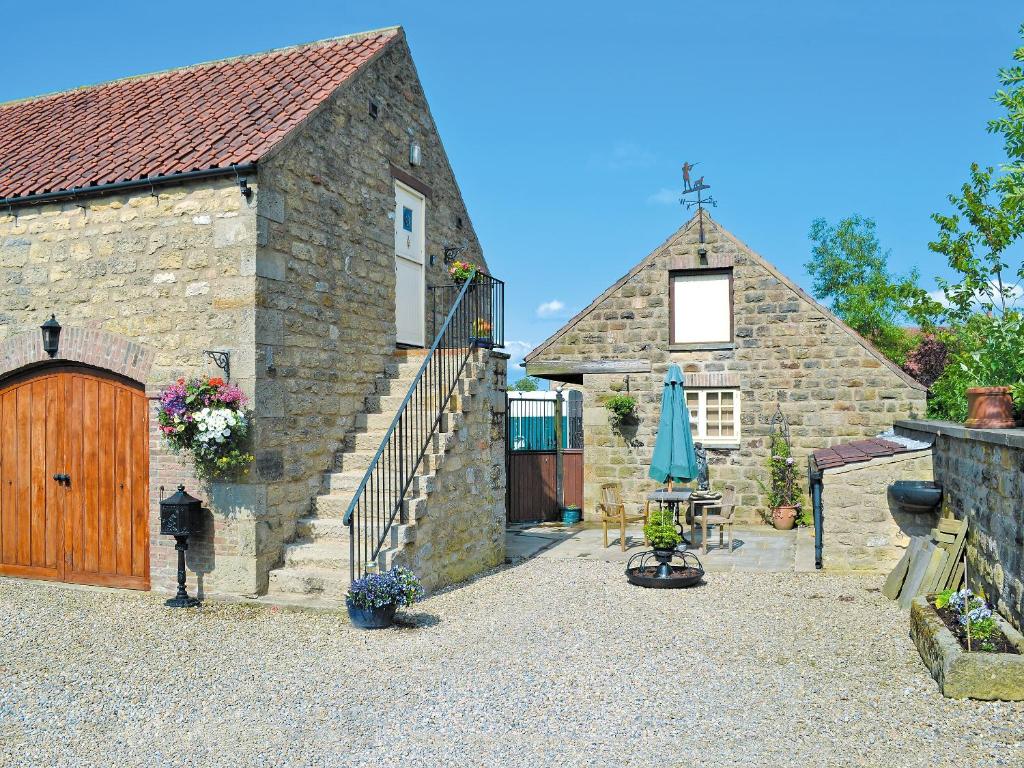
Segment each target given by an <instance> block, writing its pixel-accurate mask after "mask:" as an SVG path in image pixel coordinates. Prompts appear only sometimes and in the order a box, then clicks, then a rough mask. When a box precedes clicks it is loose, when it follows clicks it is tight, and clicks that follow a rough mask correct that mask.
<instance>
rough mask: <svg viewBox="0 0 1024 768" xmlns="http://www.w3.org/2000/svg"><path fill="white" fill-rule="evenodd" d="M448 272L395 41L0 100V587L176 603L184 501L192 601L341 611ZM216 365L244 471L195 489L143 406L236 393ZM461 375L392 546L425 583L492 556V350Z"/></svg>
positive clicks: (476, 252)
mask: <svg viewBox="0 0 1024 768" xmlns="http://www.w3.org/2000/svg"><path fill="white" fill-rule="evenodd" d="M446 252H447V253H448V255H449V257H450V255H451V254H452V253H455V252H461V253H462V254H463V255H462V256H461V258H463V259H468V260H471V261H473V262H476V263H477V264H479V265H481V266H482V267H486V262H485V261H484V257H483V254H482V252H481V249H480V244H479V242H478V241H477V237H476V235H475V234H474V231H473V225H472V222H471V220H470V217H469V214H468V212H467V210H466V206H465V204H464V202H463V200H462V196H461V193H460V191H459V187H458V184H457V183H456V180H455V177H454V175H453V173H452V169H451V167H450V166H449V163H448V160H447V157H446V154H445V150H444V147H443V146H442V143H441V139H440V137H439V136H438V132H437V129H436V126H435V125H434V122H433V119H432V118H431V114H430V109H429V107H428V105H427V101H426V99H425V96H424V92H423V88H422V86H421V84H420V81H419V78H418V76H417V73H416V69H415V66H414V65H413V61H412V58H411V55H410V52H409V48H408V46H407V44H406V39H405V35H404V33H403V31H402V30H401V29H400V28H397V27H396V28H390V29H384V30H378V31H373V32H367V33H362V34H357V35H351V36H347V37H341V38H336V39H331V40H325V41H321V42H317V43H312V44H309V45H300V46H296V47H292V48H286V49H281V50H275V51H270V52H267V53H261V54H257V55H252V56H243V57H240V58H234V59H228V60H223V61H216V62H212V63H207V64H200V65H197V66H192V67H187V68H184V69H177V70H171V71H167V72H162V73H158V74H153V75H144V76H140V77H134V78H128V79H125V80H119V81H116V82H111V83H105V84H101V85H96V86H90V87H84V88H79V89H76V90H72V91H68V92H64V93H57V94H52V95H47V96H41V97H38V98H33V99H27V100H23V101H16V102H12V103H8V104H3V105H0V286H2V287H0V436H2V442H0V451H2V453H0V574H6V575H15V576H26V577H31V578H45V579H53V580H64V581H76V582H85V583H92V584H101V585H114V586H127V587H135V588H142V589H146V588H160V589H166V588H172V587H173V583H174V571H175V562H176V561H175V557H176V556H175V552H174V549H173V543H174V542H173V540H171V539H169V538H167V537H160V536H159V519H158V502H159V500H160V498H161V497H164V496H168V495H170V494H171V493H172V492H173V491H174V489H175V487H176V486H177V485H178V483H179V482H181V483H184V484H185V485H186V487H187V489H188V490H189V491H191V492H192V493H193V494H194V495H196V496H199V497H201V498H202V499H203V500H204V502H205V509H204V518H203V521H202V526H201V529H200V531H199V533H198V535H197V536H196V537H194V539H193V543H192V547H191V549H190V551H189V560H188V565H189V570H190V576H189V581H190V583H191V585H192V586H193V587H196V586H198V588H199V590H200V593H201V594H202V593H230V594H236V595H249V596H253V595H261V594H264V593H267V592H268V590H269V591H270V592H271V593H273V594H274V595H276V596H277V598H278V599H282V600H288V599H295V600H299V601H301V600H309V599H337V598H338V597H340V595H341V594H342V591H343V589H344V588H345V587H346V586H347V584H348V580H349V568H348V561H349V544H348V540H347V535H348V530H347V528H346V527H345V526H344V524H343V521H342V515H343V513H344V512H345V510H346V509H347V507H348V504H349V501H350V500H351V498H352V497H353V492H354V491H355V489H356V487H357V485H358V483H359V480H360V478H361V477H362V476H363V474H364V472H365V471H366V469H367V467H368V466H369V463H370V462H371V460H372V459H373V456H374V453H375V452H376V449H377V448H378V446H379V445H380V443H381V440H382V438H383V436H384V435H385V433H386V430H387V427H388V425H389V424H390V423H391V420H392V418H393V417H394V415H395V413H396V412H397V409H398V408H399V405H400V403H401V402H402V399H403V397H404V395H405V394H406V392H407V391H408V390H409V388H410V386H411V384H412V381H413V377H414V375H415V373H416V371H417V370H418V369H419V367H420V365H421V363H422V361H423V359H424V353H423V352H422V351H420V352H417V351H416V348H423V347H427V348H429V347H430V346H431V343H432V341H433V335H432V334H433V332H434V330H435V329H436V326H437V324H438V317H435V316H434V314H433V313H434V311H435V310H436V311H437V312H438V314H439V316H440V317H441V318H443V317H444V314H445V313H447V311H448V308H449V305H450V303H451V301H452V299H453V298H454V296H455V293H454V292H452V291H451V290H447V291H445V290H440V291H438V294H437V295H438V296H439V297H440V298H438V299H437V300H433V299H431V300H428V296H433V292H432V289H433V288H434V287H435V286H442V285H448V286H450V284H451V280H450V279H449V278H448V275H447V271H446V265H445V259H446ZM444 297H447V299H448V304H445V301H444ZM51 313H52V314H54V315H56V318H57V320H58V322H59V323H60V324H61V326H62V328H63V331H62V334H61V336H60V346H59V349H58V351H57V354H56V356H55V357H54V358H53V359H51V358H50V357H49V356H48V355H47V354H45V353H44V350H43V348H42V344H41V333H40V329H39V326H40V324H41V323H42V321H44V320H45V319H47V318H49V317H50V315H51ZM495 322H496V323H497V322H500V318H496V319H495ZM210 352H217V353H227V356H226V361H227V363H228V364H229V366H230V378H231V380H232V381H234V382H235V383H237V384H238V385H239V386H240V387H241V388H242V390H243V391H244V392H245V393H246V394H247V396H248V397H249V399H250V407H251V409H252V416H253V429H252V446H251V450H252V452H253V454H254V455H255V461H254V463H253V465H252V469H251V471H250V473H249V474H248V476H246V477H243V478H240V479H239V480H237V481H233V482H213V483H210V484H208V485H204V484H200V483H198V482H197V481H196V480H195V478H194V477H193V476H192V471H191V465H190V464H188V463H186V462H183V461H182V460H181V459H180V458H179V457H177V456H174V455H172V454H170V453H169V452H168V451H167V449H166V447H165V445H164V443H163V441H162V440H161V438H160V437H159V433H158V432H157V430H156V411H155V408H156V406H155V403H156V400H157V398H158V396H159V393H160V392H161V389H162V388H163V387H164V386H166V385H167V384H169V383H171V382H174V381H175V380H177V379H178V378H179V377H187V376H191V375H223V373H222V372H221V371H220V370H218V368H217V367H215V365H214V362H215V361H214V357H215V356H213V355H210V354H209V353H210ZM467 354H469V355H470V360H469V363H468V364H467V365H466V367H465V368H464V370H463V371H462V374H461V379H462V380H461V381H459V382H458V388H457V390H456V391H457V393H459V396H457V397H456V398H455V399H453V400H452V402H451V403H449V408H450V410H452V411H455V410H457V411H458V413H450V414H447V416H446V417H445V418H444V419H443V420H442V422H441V428H442V432H443V434H441V435H440V436H439V437H438V438H437V439H436V440H435V443H434V446H433V449H432V451H428V453H427V455H426V456H425V458H424V461H423V463H422V465H420V468H419V470H418V474H417V476H416V482H415V483H413V485H412V486H411V489H410V497H409V499H407V504H406V505H405V506H404V507H403V514H402V525H400V526H396V527H395V529H394V530H392V531H391V533H392V534H393V535H392V536H391V538H390V539H389V540H387V541H385V542H384V548H383V550H382V551H381V553H380V557H381V559H382V560H386V561H387V562H392V561H396V558H397V562H405V563H407V564H411V565H412V566H413V567H414V568H415V569H416V570H418V571H419V572H420V575H421V576H422V577H423V578H424V580H425V582H426V584H427V586H428V587H433V586H437V585H440V584H443V583H446V582H450V581H453V580H458V579H461V578H464V577H465V576H467V575H468V574H471V573H473V572H475V571H477V570H480V569H482V568H487V567H490V566H493V565H494V564H496V563H500V562H502V561H503V559H504V538H503V526H504V482H505V481H504V464H503V461H504V443H503V440H504V437H503V434H504V430H503V421H502V419H503V412H504V388H505V356H504V355H503V354H501V353H500V352H491V351H488V350H482V349H478V350H476V351H474V352H472V353H467ZM223 361H224V356H221V362H223ZM54 475H61V476H62V475H68V478H67V479H65V480H64V481H61V480H55V479H54V478H53V476H54ZM428 510H429V512H428Z"/></svg>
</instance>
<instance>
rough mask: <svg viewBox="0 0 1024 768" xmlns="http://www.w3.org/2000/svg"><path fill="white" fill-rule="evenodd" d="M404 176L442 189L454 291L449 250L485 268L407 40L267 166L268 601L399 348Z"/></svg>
mask: <svg viewBox="0 0 1024 768" xmlns="http://www.w3.org/2000/svg"><path fill="white" fill-rule="evenodd" d="M371 100H372V101H373V102H374V103H375V104H377V106H378V113H377V117H376V118H373V117H371V116H370V114H369V109H368V104H369V102H370V101H371ZM412 141H416V142H417V143H419V144H420V146H421V149H422V165H420V166H418V167H415V168H413V167H411V166H410V165H409V162H408V156H409V144H410V142H412ZM393 166H394V167H398V168H400V169H403V170H404V171H405V172H407V173H408V174H410V175H412V176H414V177H416V178H417V179H418V180H419V182H420V183H421V184H422V185H425V186H426V187H428V188H429V190H430V195H429V197H428V198H427V202H426V232H427V274H426V280H427V285H428V286H430V285H438V284H444V283H450V282H451V281H450V280H449V279H448V275H447V272H446V268H445V266H444V259H443V251H442V246H443V245H445V244H448V243H460V244H465V245H466V246H468V250H467V251H466V254H465V256H464V258H468V259H471V260H473V261H475V262H477V263H481V264H484V261H483V256H482V254H481V251H480V245H479V243H478V242H477V239H476V235H475V234H474V232H473V227H472V223H471V222H470V219H469V214H468V213H467V211H466V209H465V205H464V204H463V202H462V197H461V194H460V192H459V189H458V186H457V183H456V181H455V178H454V175H453V174H452V171H451V168H450V167H449V165H448V160H447V157H446V155H445V152H444V147H443V146H442V144H441V139H440V137H439V136H438V133H437V130H436V127H435V125H434V123H433V120H432V119H431V116H430V111H429V108H428V106H427V103H426V99H425V97H424V94H423V91H422V88H421V87H420V84H419V80H418V79H417V76H416V72H415V69H414V67H413V64H412V60H411V57H410V54H409V51H408V48H407V47H406V45H405V41H404V39H403V40H400V41H397V42H396V43H395V44H393V45H391V46H389V47H388V48H387V49H386V50H385V51H384V52H383V53H382V54H381V55H380V56H379V57H378V58H377V59H375V60H374V61H372V62H370V63H369V64H367V65H365V66H364V67H363V68H362V69H361V70H360V72H359V73H357V74H356V75H355V76H354V77H353V78H352V79H351V80H349V81H348V82H347V83H346V84H345V85H343V86H342V87H341V89H339V91H338V92H336V93H335V94H334V95H333V96H332V97H331V98H329V99H328V100H327V101H326V102H325V104H324V106H323V107H322V108H321V109H319V110H318V111H317V112H316V113H315V114H314V115H313V116H312V117H311V118H310V119H309V120H307V121H306V123H305V124H303V126H301V127H300V128H299V129H298V130H297V131H296V132H295V133H294V134H293V135H292V136H291V137H289V138H287V139H285V141H284V143H283V144H282V145H280V146H279V148H276V149H275V150H273V151H272V152H271V153H270V155H269V156H268V157H267V158H265V159H264V160H262V161H261V162H260V166H259V193H258V197H257V199H258V214H259V218H258V230H259V231H258V245H257V248H256V276H257V277H256V281H257V288H256V293H257V309H256V336H257V338H256V344H257V359H258V361H259V365H258V366H257V374H256V375H257V379H256V405H255V407H256V413H257V417H258V420H257V429H256V432H257V446H258V450H257V458H256V464H257V475H258V478H259V480H260V481H262V482H264V483H266V484H267V495H266V504H265V508H266V510H267V514H266V516H265V517H264V518H262V519H261V520H260V521H259V527H258V542H257V543H258V551H257V554H256V556H257V558H258V559H259V579H260V582H259V587H260V589H261V590H262V589H263V588H264V587H265V584H266V579H267V575H266V574H267V571H268V570H269V569H270V568H271V567H273V566H274V564H275V563H276V561H277V559H278V558H279V556H280V551H281V547H282V545H283V544H284V543H285V542H287V541H288V540H289V539H291V538H292V537H293V535H294V522H295V520H296V519H297V518H299V517H301V516H303V515H305V514H307V513H308V511H309V509H310V505H311V503H312V499H313V497H314V496H316V495H317V493H318V492H319V491H320V489H321V481H322V475H323V473H324V472H327V471H329V470H331V469H332V468H333V466H334V463H335V456H336V455H337V454H338V452H339V451H340V449H341V448H342V447H343V446H344V444H345V440H346V437H347V435H348V434H349V432H350V431H351V430H352V428H353V424H354V421H355V417H356V416H357V415H358V414H359V413H360V412H361V411H362V410H363V407H364V400H365V397H366V395H368V394H370V393H371V392H372V391H373V385H374V379H375V377H377V376H379V375H381V374H382V373H383V372H384V368H385V365H386V364H387V363H388V362H389V361H390V359H391V355H392V354H393V352H394V349H395V280H394V275H395V233H394V219H393V216H394V207H395V189H394V179H393V176H392V167H393ZM431 259H433V264H431V263H430V261H431ZM428 307H429V302H428ZM445 311H447V307H446V308H445ZM427 334H428V335H429V334H430V324H429V323H428V324H427ZM431 341H432V339H428V340H427V343H430V342H431Z"/></svg>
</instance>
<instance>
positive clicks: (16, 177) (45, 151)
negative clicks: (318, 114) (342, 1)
mask: <svg viewBox="0 0 1024 768" xmlns="http://www.w3.org/2000/svg"><path fill="white" fill-rule="evenodd" d="M399 34H400V30H399V28H397V27H395V28H391V29H385V30H378V31H374V32H365V33H362V34H358V35H352V36H347V37H341V38H335V39H332V40H324V41H321V42H317V43H310V44H308V45H300V46H295V47H293V48H282V49H280V50H275V51H268V52H266V53H259V54H255V55H252V56H243V57H239V58H235V59H225V60H223V61H215V62H210V63H208V64H198V65H195V66H191V67H186V68H184V69H175V70H170V71H168V72H160V73H157V74H153V75H143V76H141V77H134V78H129V79H126V80H116V81H114V82H111V83H104V84H101V85H94V86H88V87H85V88H79V89H76V90H73V91H66V92H64V93H57V94H53V95H50V96H41V97H38V98H34V99H29V100H25V101H16V102H10V103H8V104H0V198H11V197H23V196H26V195H32V194H38V193H42V192H52V191H58V190H66V189H72V188H75V187H85V186H95V185H98V184H108V183H112V182H117V181H129V180H134V179H142V178H148V177H151V176H163V175H166V174H174V173H184V172H186V171H193V170H200V169H208V168H221V167H226V166H231V165H236V164H241V163H249V162H252V161H254V160H258V159H259V158H260V157H261V156H262V155H264V154H265V153H266V152H267V151H268V150H269V149H270V148H271V147H273V146H274V144H276V143H277V142H278V141H280V140H281V138H283V137H284V136H285V134H287V133H288V132H289V131H290V130H291V129H292V128H294V127H295V126H296V125H298V124H299V123H300V122H301V121H302V120H303V119H304V118H305V117H306V116H308V115H309V114H310V112H312V111H313V110H314V109H315V108H316V107H317V106H318V105H319V104H320V103H321V102H323V100H324V99H326V98H327V97H328V96H329V95H330V94H331V93H332V92H333V91H334V89H335V88H337V87H338V86H339V85H341V83H343V82H344V81H345V80H346V79H347V78H348V77H350V76H351V75H352V73H354V72H355V71H356V70H357V69H358V68H359V67H360V66H361V65H363V64H365V63H366V62H367V61H369V60H370V58H372V57H373V56H374V54H376V53H377V52H379V51H380V50H381V49H383V48H384V47H385V46H386V45H387V44H388V43H389V42H391V41H392V40H394V39H395V38H396V37H398V36H399Z"/></svg>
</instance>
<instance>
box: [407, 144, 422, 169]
mask: <svg viewBox="0 0 1024 768" xmlns="http://www.w3.org/2000/svg"><path fill="white" fill-rule="evenodd" d="M421 162H423V153H422V152H421V150H420V145H419V144H417V143H416V142H415V141H414V142H413V143H412V144H410V145H409V165H419V164H420V163H421Z"/></svg>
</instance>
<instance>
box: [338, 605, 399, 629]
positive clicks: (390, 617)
mask: <svg viewBox="0 0 1024 768" xmlns="http://www.w3.org/2000/svg"><path fill="white" fill-rule="evenodd" d="M345 607H346V608H348V617H349V619H350V620H351V621H352V626H354V627H358V628H359V629H387V628H388V627H390V626H391V625H392V624H394V623H395V611H397V610H398V606H397V605H395V604H394V603H391V604H390V605H385V606H382V607H380V608H357V607H356V606H354V605H352V604H351V603H349V602H346V603H345Z"/></svg>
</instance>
